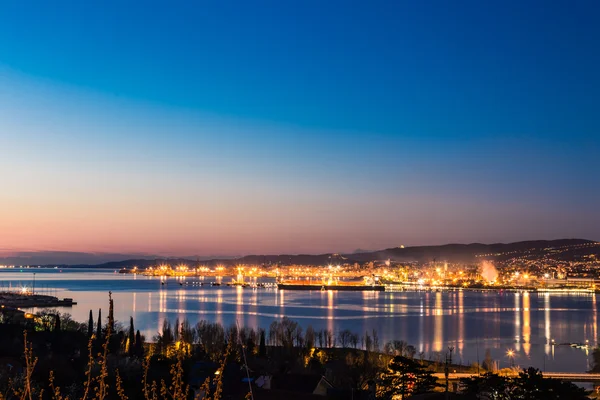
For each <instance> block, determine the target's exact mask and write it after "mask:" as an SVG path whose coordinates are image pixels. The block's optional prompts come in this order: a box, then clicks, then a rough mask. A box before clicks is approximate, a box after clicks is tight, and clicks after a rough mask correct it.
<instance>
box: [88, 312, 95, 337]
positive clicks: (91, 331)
mask: <svg viewBox="0 0 600 400" xmlns="http://www.w3.org/2000/svg"><path fill="white" fill-rule="evenodd" d="M87 334H88V337H92V335H93V334H94V316H93V314H92V310H90V318H89V320H88V330H87Z"/></svg>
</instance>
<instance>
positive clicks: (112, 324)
mask: <svg viewBox="0 0 600 400" xmlns="http://www.w3.org/2000/svg"><path fill="white" fill-rule="evenodd" d="M107 329H108V330H109V331H110V332H111V333H115V316H114V303H113V299H112V292H108V327H107Z"/></svg>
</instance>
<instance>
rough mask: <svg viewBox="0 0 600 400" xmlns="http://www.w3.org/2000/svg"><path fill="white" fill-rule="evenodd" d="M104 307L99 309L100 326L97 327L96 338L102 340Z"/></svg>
mask: <svg viewBox="0 0 600 400" xmlns="http://www.w3.org/2000/svg"><path fill="white" fill-rule="evenodd" d="M101 338H102V309H101V308H100V309H98V326H97V327H96V339H97V340H102V339H101Z"/></svg>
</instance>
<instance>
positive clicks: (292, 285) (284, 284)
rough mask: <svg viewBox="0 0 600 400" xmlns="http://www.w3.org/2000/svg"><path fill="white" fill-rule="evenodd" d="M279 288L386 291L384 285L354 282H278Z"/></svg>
mask: <svg viewBox="0 0 600 400" xmlns="http://www.w3.org/2000/svg"><path fill="white" fill-rule="evenodd" d="M277 289H280V290H322V291H326V290H337V291H347V292H364V291H377V292H383V291H385V286H384V285H364V284H352V283H349V282H348V283H339V284H335V285H329V284H319V283H312V282H311V283H291V282H281V283H278V284H277Z"/></svg>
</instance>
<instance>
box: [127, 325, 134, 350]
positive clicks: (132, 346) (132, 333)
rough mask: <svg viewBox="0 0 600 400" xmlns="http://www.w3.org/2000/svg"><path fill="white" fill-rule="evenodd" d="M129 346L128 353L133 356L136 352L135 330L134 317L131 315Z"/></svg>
mask: <svg viewBox="0 0 600 400" xmlns="http://www.w3.org/2000/svg"><path fill="white" fill-rule="evenodd" d="M128 342H129V346H128V347H127V354H128V355H129V357H132V356H133V354H134V343H135V330H133V317H129V339H128Z"/></svg>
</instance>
